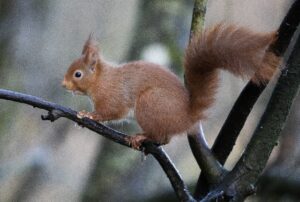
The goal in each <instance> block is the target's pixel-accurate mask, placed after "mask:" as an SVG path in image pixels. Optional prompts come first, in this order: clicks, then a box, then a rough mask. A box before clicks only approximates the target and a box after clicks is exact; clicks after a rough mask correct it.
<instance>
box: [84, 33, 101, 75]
mask: <svg viewBox="0 0 300 202" xmlns="http://www.w3.org/2000/svg"><path fill="white" fill-rule="evenodd" d="M82 54H83V60H84V63H85V64H87V65H88V66H89V67H90V68H91V69H92V71H94V70H95V66H96V63H97V61H98V60H99V48H98V47H97V42H96V41H95V40H93V36H92V34H90V36H89V38H88V40H87V41H86V42H85V44H84V46H83V50H82Z"/></svg>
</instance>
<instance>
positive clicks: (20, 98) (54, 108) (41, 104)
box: [0, 89, 194, 201]
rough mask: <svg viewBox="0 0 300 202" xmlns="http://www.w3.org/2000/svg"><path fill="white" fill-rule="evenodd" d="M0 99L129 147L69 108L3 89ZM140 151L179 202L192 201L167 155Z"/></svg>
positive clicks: (147, 147)
mask: <svg viewBox="0 0 300 202" xmlns="http://www.w3.org/2000/svg"><path fill="white" fill-rule="evenodd" d="M0 99H5V100H11V101H14V102H19V103H24V104H28V105H31V106H33V107H36V108H39V109H44V110H47V111H48V114H47V115H42V119H43V120H50V121H52V122H53V121H55V120H57V119H58V118H60V117H65V118H67V119H69V120H72V121H74V122H76V123H78V124H79V125H80V126H82V127H86V128H88V129H90V130H92V131H94V132H96V133H98V134H99V135H102V136H104V137H106V138H108V139H110V140H112V141H114V142H116V143H119V144H121V145H124V146H127V147H130V145H129V143H128V142H127V141H126V137H128V136H127V135H125V134H123V133H121V132H118V131H116V130H113V129H111V128H109V127H107V126H104V125H102V124H101V123H98V122H95V121H93V120H91V119H88V118H83V119H80V118H78V117H77V112H76V111H74V110H72V109H70V108H66V107H63V106H61V105H58V104H56V103H52V102H48V101H45V100H43V99H41V98H38V97H35V96H32V95H27V94H23V93H18V92H14V91H10V90H4V89H0ZM130 148H131V147H130ZM141 150H142V151H145V152H146V153H149V154H151V155H153V156H154V157H155V158H156V160H157V161H158V162H159V164H160V165H161V166H162V168H163V170H164V171H165V172H166V174H167V176H168V178H169V180H170V182H171V184H172V186H173V189H174V191H175V193H176V195H177V197H178V198H179V200H180V201H194V199H193V197H192V196H191V195H190V193H189V192H188V190H187V187H186V185H185V183H184V181H183V180H182V178H181V176H180V174H179V173H178V171H177V169H176V168H175V166H174V165H173V163H172V161H171V160H170V159H169V157H168V155H167V154H166V153H165V151H164V150H163V149H162V148H161V147H160V146H157V145H154V144H153V143H150V142H147V143H145V145H143V147H142V148H141Z"/></svg>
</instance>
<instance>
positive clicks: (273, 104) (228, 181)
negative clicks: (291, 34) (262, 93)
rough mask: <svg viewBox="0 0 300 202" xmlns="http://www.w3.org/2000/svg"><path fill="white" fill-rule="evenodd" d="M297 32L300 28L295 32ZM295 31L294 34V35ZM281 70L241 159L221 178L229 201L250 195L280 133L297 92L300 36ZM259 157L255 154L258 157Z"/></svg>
mask: <svg viewBox="0 0 300 202" xmlns="http://www.w3.org/2000/svg"><path fill="white" fill-rule="evenodd" d="M298 31H299V32H300V28H299V30H298ZM298 31H297V32H298ZM299 32H298V33H297V35H298V36H297V38H298V39H297V42H296V45H295V47H294V50H293V51H292V53H291V56H290V57H289V59H288V61H287V67H286V68H285V69H284V70H283V71H282V74H281V76H280V78H279V79H278V83H277V84H276V86H275V89H274V91H273V93H272V96H271V99H270V101H269V103H268V105H267V108H266V111H265V112H264V114H263V116H262V118H261V120H260V122H259V124H258V126H257V128H256V130H255V132H254V134H253V137H252V138H251V140H250V142H249V144H248V145H247V148H246V150H245V152H244V153H243V155H242V157H241V158H240V160H239V161H238V163H237V164H236V166H235V167H234V168H233V170H232V171H231V172H230V173H229V174H228V175H227V176H226V177H225V178H224V182H223V183H222V185H220V187H221V189H224V188H225V190H227V194H229V195H231V196H232V197H233V200H236V201H240V200H243V199H244V198H245V197H246V196H248V195H249V194H251V193H252V192H253V189H254V185H255V183H256V182H257V179H258V177H259V175H260V174H261V172H262V171H263V169H264V168H265V166H266V163H267V160H268V159H269V156H270V154H271V152H272V150H273V148H274V146H275V145H277V144H278V138H279V136H280V134H281V131H282V130H283V128H284V126H285V123H286V120H287V117H288V115H289V112H290V110H291V106H292V104H293V102H294V100H295V98H296V96H297V94H298V93H299V89H300V35H299ZM258 154H259V155H258Z"/></svg>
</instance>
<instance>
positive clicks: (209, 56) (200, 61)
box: [63, 24, 278, 147]
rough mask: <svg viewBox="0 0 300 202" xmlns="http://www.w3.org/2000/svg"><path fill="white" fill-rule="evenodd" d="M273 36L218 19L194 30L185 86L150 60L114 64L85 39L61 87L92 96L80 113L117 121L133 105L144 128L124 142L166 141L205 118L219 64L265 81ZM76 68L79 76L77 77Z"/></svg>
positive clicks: (272, 62) (271, 59) (270, 70)
mask: <svg viewBox="0 0 300 202" xmlns="http://www.w3.org/2000/svg"><path fill="white" fill-rule="evenodd" d="M274 38H275V35H274V33H271V34H257V33H254V32H252V31H250V30H247V29H245V28H238V27H235V26H225V25H221V24H220V25H217V26H215V27H213V28H212V29H208V30H205V31H203V32H202V33H199V34H197V35H196V36H195V37H194V38H193V39H192V41H191V43H190V45H189V46H188V47H187V50H186V54H185V63H184V66H185V77H186V88H185V87H184V85H183V84H182V83H181V82H180V80H179V79H178V77H176V75H175V74H173V73H172V72H170V71H169V70H165V69H164V68H162V67H160V66H159V65H156V64H153V63H148V62H143V61H136V62H130V63H127V64H124V65H121V66H119V67H118V68H113V67H112V66H110V65H108V64H107V63H105V61H103V59H101V57H100V56H99V53H98V52H99V51H98V48H97V47H96V45H95V42H94V41H93V40H92V39H91V38H89V39H88V41H87V42H86V44H85V45H84V48H83V54H82V56H81V57H80V58H79V59H77V60H76V61H75V62H73V64H72V65H71V66H70V68H69V69H68V71H67V73H66V75H65V77H64V81H63V86H64V87H66V88H67V89H69V90H72V91H75V92H80V93H81V94H85V95H88V96H90V97H91V99H92V101H93V103H94V106H95V111H94V112H91V113H90V112H79V114H78V116H79V117H88V118H91V119H94V120H97V121H108V120H115V119H121V118H123V117H125V116H126V115H127V114H128V112H129V111H130V109H134V113H135V117H136V119H137V122H138V123H139V125H140V127H141V128H142V130H143V133H142V134H139V135H138V136H134V137H132V138H130V139H129V140H128V141H129V142H130V143H132V145H133V146H134V147H138V146H139V145H140V144H141V142H142V141H144V140H145V139H150V140H152V141H155V142H158V143H161V144H166V143H168V142H169V140H170V138H171V137H172V136H173V135H175V134H179V133H183V132H186V131H188V130H189V129H191V128H192V127H193V126H194V125H195V124H196V123H197V122H198V121H199V120H200V119H202V118H203V117H204V114H203V112H204V110H205V109H207V108H208V107H209V106H210V105H211V104H212V103H213V100H214V94H215V91H216V88H217V83H218V69H219V68H222V69H225V70H228V71H230V72H232V73H233V74H235V75H238V76H242V77H251V76H253V75H254V73H255V77H254V79H253V80H254V81H255V82H256V83H259V82H263V81H266V80H269V79H270V77H271V76H272V73H273V71H274V68H275V66H276V65H277V63H278V58H277V57H276V56H275V55H274V54H273V53H270V52H267V54H265V53H266V50H267V48H268V46H269V45H270V43H272V42H273V41H274ZM78 72H79V73H80V75H81V77H80V78H77V77H76V76H75V75H77V74H78ZM76 73H77V74H76ZM77 76H78V75H77Z"/></svg>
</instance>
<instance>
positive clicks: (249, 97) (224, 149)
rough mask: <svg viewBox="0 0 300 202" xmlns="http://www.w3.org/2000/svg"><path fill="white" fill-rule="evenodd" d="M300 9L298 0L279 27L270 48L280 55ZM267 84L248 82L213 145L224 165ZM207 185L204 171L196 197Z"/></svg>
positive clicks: (290, 35) (293, 27)
mask: <svg viewBox="0 0 300 202" xmlns="http://www.w3.org/2000/svg"><path fill="white" fill-rule="evenodd" d="M299 10H300V1H299V0H296V1H295V2H294V3H293V5H292V6H291V8H290V10H289V11H288V13H287V15H286V17H285V18H284V20H283V22H282V23H281V25H280V28H279V29H278V39H277V41H276V42H275V43H274V44H273V45H272V46H271V47H270V50H271V51H274V52H275V53H276V54H277V55H279V56H282V55H283V54H284V53H285V52H286V50H287V48H288V46H289V44H290V42H291V40H292V37H293V35H294V33H295V31H296V29H297V27H298V25H299V21H300V12H299ZM266 85H267V84H265V85H261V86H257V85H255V84H254V83H253V82H251V81H250V82H248V84H247V85H246V87H245V88H244V89H243V91H242V92H241V94H240V95H239V97H238V99H237V100H236V102H235V104H234V106H233V108H232V109H231V111H230V113H229V115H228V117H227V119H226V121H225V123H224V125H223V127H222V128H221V130H220V132H219V134H218V136H217V139H216V140H215V143H214V145H213V147H212V152H213V154H214V155H215V157H216V158H217V159H218V160H219V162H220V163H221V164H222V165H223V164H224V163H225V161H226V160H227V158H228V156H229V154H230V153H231V151H232V149H233V146H234V145H235V142H236V140H237V138H238V135H239V134H240V131H241V129H242V128H243V126H244V124H245V121H246V119H247V118H248V115H249V114H250V112H251V110H252V108H253V106H254V104H255V103H256V101H257V99H258V98H259V96H260V95H261V93H262V92H263V91H264V89H265V88H266ZM207 185H208V184H207V182H206V178H205V176H204V175H203V173H201V176H200V177H199V180H198V183H197V188H196V192H195V197H196V199H199V198H201V197H202V196H204V195H205V194H206V193H207V192H208V188H207V187H208V186H207Z"/></svg>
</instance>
